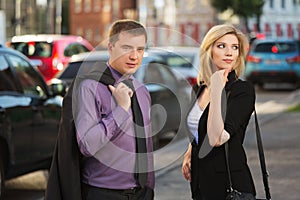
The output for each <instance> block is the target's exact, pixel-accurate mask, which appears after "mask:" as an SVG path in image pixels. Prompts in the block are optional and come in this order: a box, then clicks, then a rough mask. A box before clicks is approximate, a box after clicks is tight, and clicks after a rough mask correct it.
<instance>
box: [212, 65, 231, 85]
mask: <svg viewBox="0 0 300 200" xmlns="http://www.w3.org/2000/svg"><path fill="white" fill-rule="evenodd" d="M229 72H230V70H229V69H222V70H218V71H216V72H215V73H213V74H212V76H211V77H210V87H211V88H213V89H220V90H222V89H223V88H224V86H225V84H226V82H227V81H228V79H227V76H228V73H229Z"/></svg>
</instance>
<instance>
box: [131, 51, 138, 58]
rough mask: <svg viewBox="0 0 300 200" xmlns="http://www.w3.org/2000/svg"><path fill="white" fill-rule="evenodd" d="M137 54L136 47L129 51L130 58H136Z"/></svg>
mask: <svg viewBox="0 0 300 200" xmlns="http://www.w3.org/2000/svg"><path fill="white" fill-rule="evenodd" d="M138 56H139V54H138V51H137V50H136V49H133V50H132V51H131V52H130V58H132V59H137V58H138Z"/></svg>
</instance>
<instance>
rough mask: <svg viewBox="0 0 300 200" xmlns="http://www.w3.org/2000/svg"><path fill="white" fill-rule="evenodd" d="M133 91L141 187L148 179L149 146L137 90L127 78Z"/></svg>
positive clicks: (136, 173) (137, 169)
mask: <svg viewBox="0 0 300 200" xmlns="http://www.w3.org/2000/svg"><path fill="white" fill-rule="evenodd" d="M123 83H125V84H126V85H127V86H128V87H129V88H131V89H132V90H133V91H134V92H133V96H132V98H131V109H132V114H133V122H134V129H135V139H136V162H135V163H136V164H135V168H136V169H135V177H136V179H137V181H138V183H139V185H140V186H141V187H144V186H145V183H146V181H147V167H148V159H147V147H146V136H145V128H144V120H143V115H142V111H141V108H140V105H139V102H138V99H137V96H136V91H135V89H134V86H133V83H132V80H130V79H127V80H125V81H123Z"/></svg>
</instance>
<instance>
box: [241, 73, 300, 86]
mask: <svg viewBox="0 0 300 200" xmlns="http://www.w3.org/2000/svg"><path fill="white" fill-rule="evenodd" d="M246 79H247V80H248V81H251V82H253V83H258V84H263V83H297V82H299V81H300V77H299V76H297V74H296V73H295V72H293V71H290V72H274V71H272V72H252V73H251V74H249V75H247V76H246Z"/></svg>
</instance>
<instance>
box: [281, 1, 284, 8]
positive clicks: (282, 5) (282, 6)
mask: <svg viewBox="0 0 300 200" xmlns="http://www.w3.org/2000/svg"><path fill="white" fill-rule="evenodd" d="M281 8H283V9H285V0H281Z"/></svg>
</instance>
